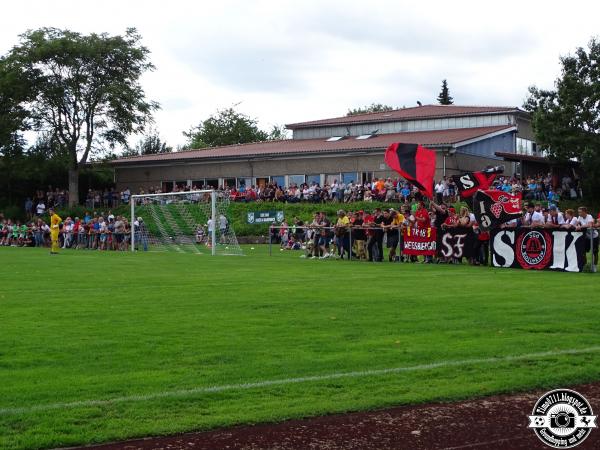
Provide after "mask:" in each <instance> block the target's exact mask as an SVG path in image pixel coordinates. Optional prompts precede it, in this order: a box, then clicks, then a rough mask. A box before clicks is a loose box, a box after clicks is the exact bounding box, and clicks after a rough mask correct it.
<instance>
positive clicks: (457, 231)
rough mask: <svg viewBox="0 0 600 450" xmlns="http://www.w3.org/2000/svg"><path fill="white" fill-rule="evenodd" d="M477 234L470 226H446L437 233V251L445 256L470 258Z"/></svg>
mask: <svg viewBox="0 0 600 450" xmlns="http://www.w3.org/2000/svg"><path fill="white" fill-rule="evenodd" d="M476 239H477V236H476V235H475V233H474V232H473V228H471V227H456V228H448V229H447V230H444V231H442V232H441V233H439V234H438V243H437V247H438V252H439V255H440V256H444V257H446V258H456V259H459V258H472V257H473V256H474V255H473V248H474V247H475V245H474V244H475V240H476Z"/></svg>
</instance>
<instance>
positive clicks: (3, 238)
mask: <svg viewBox="0 0 600 450" xmlns="http://www.w3.org/2000/svg"><path fill="white" fill-rule="evenodd" d="M48 222H49V220H48V217H47V215H46V216H43V215H40V216H34V217H33V218H32V219H31V220H28V221H24V222H21V221H19V220H12V219H10V218H5V217H4V215H3V214H2V213H0V245H2V246H12V247H50V226H49V224H48ZM136 222H137V221H136ZM135 227H136V230H137V229H138V227H139V224H138V223H136V224H135ZM130 233H131V226H130V224H129V222H128V220H127V218H126V217H122V216H119V215H117V216H115V215H114V214H113V213H112V212H111V211H108V213H107V214H104V213H103V212H101V213H93V214H90V213H87V212H86V213H85V215H84V216H83V217H82V218H79V217H74V218H71V217H67V218H66V219H65V220H64V221H63V222H62V223H61V224H60V232H59V245H60V247H61V248H73V249H90V250H122V251H126V250H128V249H129V243H130V237H131V234H130Z"/></svg>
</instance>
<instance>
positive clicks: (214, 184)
mask: <svg viewBox="0 0 600 450" xmlns="http://www.w3.org/2000/svg"><path fill="white" fill-rule="evenodd" d="M205 183H206V184H205V186H206V187H207V188H213V189H218V188H219V179H218V178H207V179H206V181H205Z"/></svg>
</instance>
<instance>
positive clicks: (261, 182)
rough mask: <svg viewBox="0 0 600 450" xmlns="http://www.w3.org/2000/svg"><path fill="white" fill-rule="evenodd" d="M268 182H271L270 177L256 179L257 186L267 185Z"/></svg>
mask: <svg viewBox="0 0 600 450" xmlns="http://www.w3.org/2000/svg"><path fill="white" fill-rule="evenodd" d="M267 184H269V179H268V178H257V179H256V187H263V188H264V187H265V186H266V185H267Z"/></svg>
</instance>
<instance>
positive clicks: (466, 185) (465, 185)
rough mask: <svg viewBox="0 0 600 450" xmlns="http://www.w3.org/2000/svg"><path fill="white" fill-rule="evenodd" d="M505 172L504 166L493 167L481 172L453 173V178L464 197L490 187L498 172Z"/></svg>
mask: <svg viewBox="0 0 600 450" xmlns="http://www.w3.org/2000/svg"><path fill="white" fill-rule="evenodd" d="M502 172H504V166H497V167H492V168H490V169H486V170H481V171H479V172H469V173H463V174H462V175H452V179H453V180H454V183H455V184H456V187H457V188H458V192H459V193H460V196H461V197H462V198H468V197H472V196H473V195H474V194H475V192H477V191H485V190H486V189H489V187H490V186H491V185H492V182H493V181H494V179H495V178H496V174H498V173H502Z"/></svg>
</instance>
